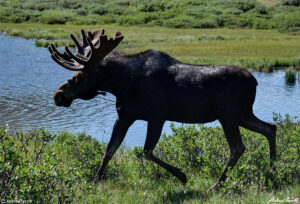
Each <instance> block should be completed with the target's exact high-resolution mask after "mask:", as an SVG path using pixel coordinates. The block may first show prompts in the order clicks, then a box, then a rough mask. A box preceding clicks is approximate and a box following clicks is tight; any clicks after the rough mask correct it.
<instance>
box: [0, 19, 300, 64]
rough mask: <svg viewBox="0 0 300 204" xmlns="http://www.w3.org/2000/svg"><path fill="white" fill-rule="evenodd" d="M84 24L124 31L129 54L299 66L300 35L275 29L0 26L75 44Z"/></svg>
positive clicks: (203, 61) (123, 48) (47, 40)
mask: <svg viewBox="0 0 300 204" xmlns="http://www.w3.org/2000/svg"><path fill="white" fill-rule="evenodd" d="M81 28H84V29H86V30H94V29H98V28H106V30H107V33H108V34H109V35H113V33H114V32H115V31H121V32H122V33H123V34H124V36H125V38H124V40H123V42H122V43H121V44H120V46H119V50H121V51H124V52H127V53H136V52H139V51H143V50H146V49H158V50H162V51H165V52H167V53H168V54H170V55H171V56H172V57H175V58H176V59H179V60H182V61H183V62H187V63H195V64H212V65H236V66H239V67H246V68H256V69H259V70H261V69H265V68H270V67H286V66H300V46H299V44H300V36H299V35H290V34H286V33H280V32H278V31H275V30H253V29H172V28H163V27H139V26H135V27H132V26H131V27H126V26H117V25H101V24H99V25H93V26H91V25H88V26H81V25H47V24H28V23H21V24H7V23H3V24H1V28H0V31H1V32H5V33H6V34H7V35H10V36H18V37H23V38H26V39H29V38H33V39H37V42H36V44H37V45H38V46H47V45H48V44H49V43H53V42H54V43H56V45H58V46H62V45H71V46H72V45H73V42H72V41H71V38H70V37H69V34H70V33H74V34H76V35H77V36H79V33H80V32H79V31H80V29H81Z"/></svg>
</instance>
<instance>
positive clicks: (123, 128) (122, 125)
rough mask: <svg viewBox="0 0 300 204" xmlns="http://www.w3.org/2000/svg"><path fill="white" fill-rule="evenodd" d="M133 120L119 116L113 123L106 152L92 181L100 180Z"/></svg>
mask: <svg viewBox="0 0 300 204" xmlns="http://www.w3.org/2000/svg"><path fill="white" fill-rule="evenodd" d="M133 122H134V121H133V120H131V119H128V118H124V117H119V118H118V119H117V120H116V122H115V125H114V128H113V132H112V135H111V138H110V141H109V143H108V145H107V148H106V152H105V155H104V158H103V162H102V164H101V166H100V167H99V169H98V171H97V174H96V175H95V177H94V180H93V182H94V183H96V182H98V181H99V180H100V178H101V176H102V174H103V171H104V169H105V167H106V166H107V164H108V162H109V161H110V160H111V158H112V157H113V155H114V154H115V152H116V151H117V149H118V148H119V146H120V145H121V143H122V141H123V139H124V137H125V135H126V133H127V130H128V128H129V127H130V126H131V125H132V123H133Z"/></svg>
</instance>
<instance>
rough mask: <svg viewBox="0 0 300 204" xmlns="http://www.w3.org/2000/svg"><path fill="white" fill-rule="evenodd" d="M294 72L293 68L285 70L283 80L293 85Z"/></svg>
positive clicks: (294, 79)
mask: <svg viewBox="0 0 300 204" xmlns="http://www.w3.org/2000/svg"><path fill="white" fill-rule="evenodd" d="M296 76H297V75H296V70H295V69H293V68H289V69H287V70H286V72H285V80H286V81H287V82H288V83H295V81H296Z"/></svg>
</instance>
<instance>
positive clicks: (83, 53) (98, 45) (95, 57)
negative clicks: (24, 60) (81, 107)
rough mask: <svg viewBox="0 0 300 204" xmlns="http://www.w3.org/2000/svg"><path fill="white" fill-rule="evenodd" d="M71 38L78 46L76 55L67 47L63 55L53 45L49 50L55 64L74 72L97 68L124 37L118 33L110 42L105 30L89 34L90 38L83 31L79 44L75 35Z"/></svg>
mask: <svg viewBox="0 0 300 204" xmlns="http://www.w3.org/2000/svg"><path fill="white" fill-rule="evenodd" d="M70 36H71V38H72V40H73V41H74V43H75V46H76V54H75V55H74V54H73V53H72V52H71V51H70V50H69V48H68V47H67V46H66V47H65V51H64V53H63V54H62V53H60V52H58V51H57V49H56V48H55V46H54V45H53V44H50V45H49V47H48V49H49V51H50V53H51V57H52V59H53V60H54V61H55V62H57V63H58V64H60V65H61V66H63V67H65V68H66V69H69V70H73V71H79V70H84V69H88V68H92V67H95V66H96V65H97V64H99V63H100V62H101V60H102V59H103V58H104V57H105V56H106V55H108V54H109V53H110V52H111V51H112V50H113V49H115V48H116V47H117V46H118V44H119V43H120V42H121V41H122V39H123V35H122V34H121V33H120V32H116V34H115V37H114V38H110V39H109V40H108V39H107V36H106V35H104V29H99V30H95V31H94V32H93V33H92V32H88V36H86V35H85V32H84V30H81V37H82V42H81V43H79V42H78V40H77V39H76V38H75V36H74V35H73V34H71V35H70Z"/></svg>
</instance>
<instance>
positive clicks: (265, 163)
mask: <svg viewBox="0 0 300 204" xmlns="http://www.w3.org/2000/svg"><path fill="white" fill-rule="evenodd" d="M293 120H295V118H291V117H290V116H288V115H287V116H286V117H285V118H283V117H282V116H281V115H280V114H278V115H277V114H275V115H274V121H275V122H276V123H277V124H278V130H277V136H276V139H277V143H276V147H277V161H276V162H275V169H276V170H273V169H271V168H270V165H269V146H268V142H267V139H266V138H265V137H264V136H262V135H260V134H257V133H254V132H251V131H249V130H246V129H243V128H241V134H242V140H243V142H244V144H245V146H246V152H245V153H244V154H243V155H242V157H241V158H240V160H239V162H238V163H237V165H236V166H235V167H234V168H233V169H232V170H231V171H229V172H228V179H227V181H226V182H225V184H224V186H225V187H226V190H228V189H232V190H236V191H239V190H242V189H246V187H248V186H249V185H251V184H255V185H256V186H257V187H258V188H263V189H265V188H267V189H269V188H278V187H282V186H285V185H291V184H295V183H297V182H299V181H300V177H299V175H300V123H299V122H297V123H294V121H293ZM171 128H172V131H173V134H172V135H169V136H167V135H165V134H164V135H163V136H162V140H160V142H159V144H158V146H157V148H156V150H155V154H156V155H157V156H158V157H159V158H160V159H162V160H164V161H167V162H168V163H170V164H173V165H175V166H176V167H179V168H182V169H183V171H184V172H186V173H187V175H188V176H189V175H197V174H198V175H199V176H202V177H204V178H207V179H214V180H216V179H217V178H218V177H219V176H220V175H221V173H222V171H223V169H224V168H225V165H226V163H227V159H228V158H229V155H230V152H229V147H228V144H227V142H226V139H225V136H224V133H223V130H222V128H221V127H205V126H203V125H191V126H190V125H189V126H187V125H182V126H179V127H177V128H175V127H174V126H171ZM134 152H135V155H136V157H137V159H138V160H140V163H139V164H140V167H139V168H138V169H140V172H141V174H142V176H145V175H148V176H152V177H153V179H155V178H159V179H170V178H173V176H172V175H170V174H168V173H166V171H163V172H162V171H161V170H159V169H157V167H156V166H154V167H153V168H150V166H151V164H148V165H145V163H147V161H145V157H144V155H143V154H142V148H141V147H135V148H134Z"/></svg>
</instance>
